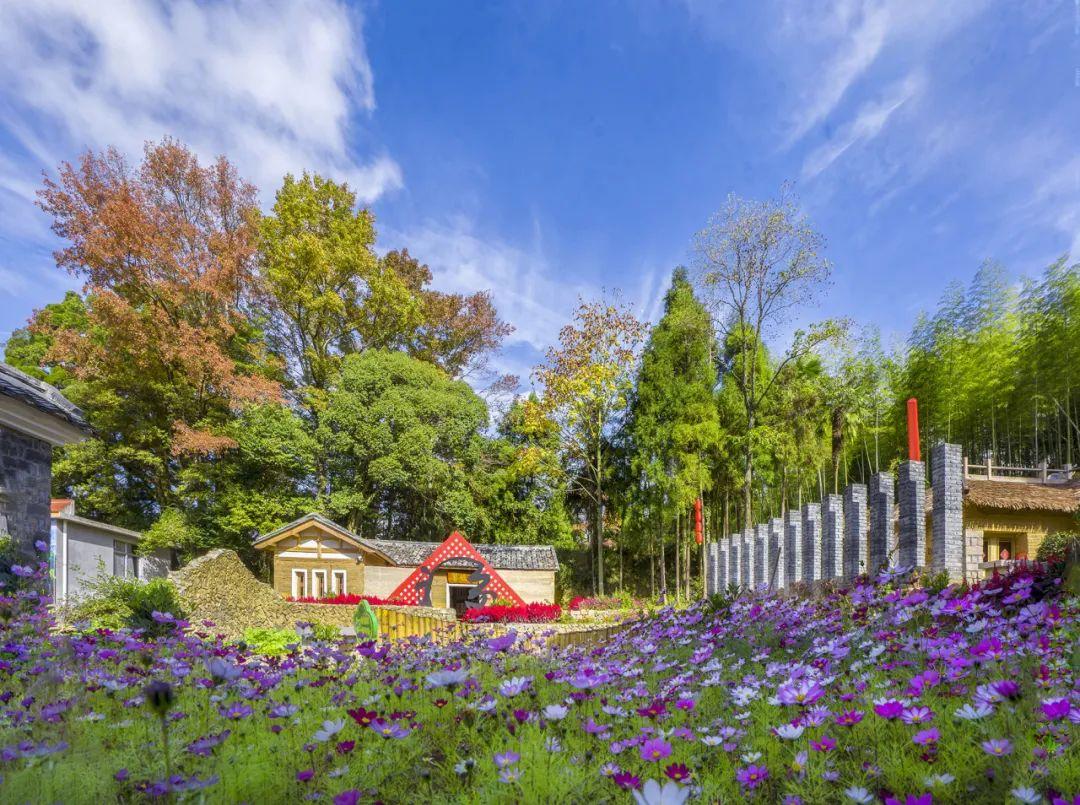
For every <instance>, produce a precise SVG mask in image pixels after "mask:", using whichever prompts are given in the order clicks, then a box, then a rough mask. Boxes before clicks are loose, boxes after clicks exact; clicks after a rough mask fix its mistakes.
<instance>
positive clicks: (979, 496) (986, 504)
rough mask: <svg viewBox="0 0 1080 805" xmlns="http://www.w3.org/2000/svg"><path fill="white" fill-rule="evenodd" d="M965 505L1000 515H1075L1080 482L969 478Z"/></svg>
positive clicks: (1078, 506)
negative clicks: (1036, 513)
mask: <svg viewBox="0 0 1080 805" xmlns="http://www.w3.org/2000/svg"><path fill="white" fill-rule="evenodd" d="M927 497H928V498H929V495H928V496H927ZM964 503H965V504H967V505H969V506H977V507H978V508H980V509H997V510H999V511H1029V512H1053V513H1055V514H1075V513H1076V512H1077V511H1078V510H1080V482H1077V481H1071V482H1069V483H1064V484H1029V483H1018V482H1016V481H991V480H980V479H977V478H967V479H965V480H964Z"/></svg>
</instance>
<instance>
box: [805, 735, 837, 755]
mask: <svg viewBox="0 0 1080 805" xmlns="http://www.w3.org/2000/svg"><path fill="white" fill-rule="evenodd" d="M810 748H811V749H813V750H814V751H815V752H831V751H832V750H834V749H835V748H836V741H835V740H834V739H833V738H830V737H829V736H828V735H822V736H821V737H820V738H819V739H818V740H816V741H811V742H810Z"/></svg>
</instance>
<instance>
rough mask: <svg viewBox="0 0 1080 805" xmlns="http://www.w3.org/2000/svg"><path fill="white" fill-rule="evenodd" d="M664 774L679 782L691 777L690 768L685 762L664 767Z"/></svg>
mask: <svg viewBox="0 0 1080 805" xmlns="http://www.w3.org/2000/svg"><path fill="white" fill-rule="evenodd" d="M664 774H666V775H667V776H668V777H669V778H670V779H672V780H674V781H675V782H677V783H681V782H683V781H684V780H688V779H690V769H689V768H687V766H686V764H685V763H672V764H671V765H670V766H668V767H667V768H666V769H664Z"/></svg>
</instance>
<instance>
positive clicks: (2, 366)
mask: <svg viewBox="0 0 1080 805" xmlns="http://www.w3.org/2000/svg"><path fill="white" fill-rule="evenodd" d="M0 394H3V395H4V396H6V397H14V398H15V399H17V400H21V401H22V402H24V403H26V404H27V405H32V406H33V407H34V408H37V409H38V410H39V411H43V412H44V413H46V414H51V415H52V416H55V417H59V418H60V419H63V420H65V421H67V422H69V423H70V424H72V425H74V426H75V427H77V428H81V429H82V430H89V429H90V426H89V425H87V424H86V418H85V417H84V416H83V412H82V411H81V410H79V409H78V408H77V407H76V406H75V405H74V404H72V403H70V402H68V400H67V399H66V398H65V397H64V395H63V394H61V393H60V392H59V391H57V390H56V389H54V388H53V387H52V386H50V385H49V384H48V383H44V382H42V381H41V380H37V379H36V378H33V377H30V375H27V374H23V373H22V372H20V371H19V370H18V369H16V368H15V367H14V366H8V365H7V364H6V363H0Z"/></svg>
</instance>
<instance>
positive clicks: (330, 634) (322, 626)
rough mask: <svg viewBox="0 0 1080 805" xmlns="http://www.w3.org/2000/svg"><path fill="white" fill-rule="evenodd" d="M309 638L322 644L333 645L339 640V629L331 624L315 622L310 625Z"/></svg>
mask: <svg viewBox="0 0 1080 805" xmlns="http://www.w3.org/2000/svg"><path fill="white" fill-rule="evenodd" d="M311 637H312V639H313V640H318V641H319V642H322V643H333V642H335V641H337V640H340V639H341V628H340V627H338V626H334V625H333V624H332V623H320V622H319V621H315V622H314V623H312V624H311Z"/></svg>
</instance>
